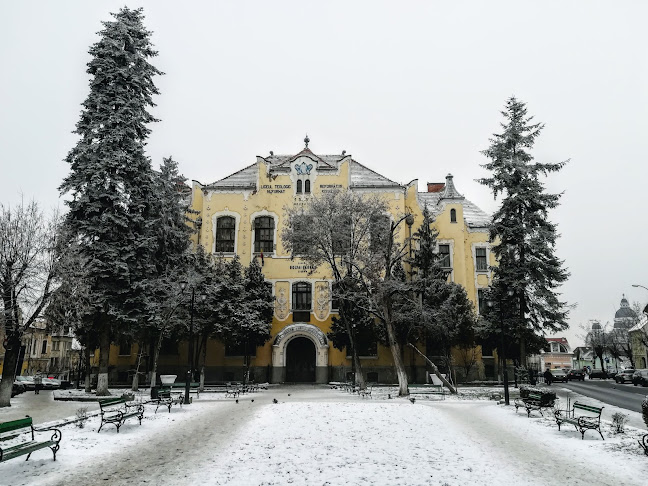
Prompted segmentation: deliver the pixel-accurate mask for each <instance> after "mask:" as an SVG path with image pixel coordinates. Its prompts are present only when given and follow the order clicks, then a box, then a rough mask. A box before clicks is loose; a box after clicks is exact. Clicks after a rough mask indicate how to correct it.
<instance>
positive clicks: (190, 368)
mask: <svg viewBox="0 0 648 486" xmlns="http://www.w3.org/2000/svg"><path fill="white" fill-rule="evenodd" d="M187 285H188V284H187V282H184V281H183V282H180V290H182V292H184V291H185V289H186V288H187ZM195 298H196V287H195V286H194V285H191V304H190V307H189V353H188V359H187V361H188V363H187V364H188V367H187V377H186V379H185V396H184V404H185V405H188V404H189V403H190V401H189V392H190V391H191V382H192V380H193V360H194V358H193V355H194V346H193V344H194V342H193V341H194V338H193V312H194V301H195ZM206 298H207V296H206V295H205V294H201V295H200V301H201V302H205V299H206Z"/></svg>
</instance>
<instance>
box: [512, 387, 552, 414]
mask: <svg viewBox="0 0 648 486" xmlns="http://www.w3.org/2000/svg"><path fill="white" fill-rule="evenodd" d="M555 400H556V399H555V398H554V396H553V395H548V396H547V395H543V394H542V393H535V392H530V393H529V395H528V396H526V397H521V398H516V399H515V403H514V405H515V413H517V411H518V408H520V407H522V408H525V409H526V411H527V417H531V411H532V410H537V411H539V412H540V415H542V416H543V417H544V414H543V413H542V409H543V408H553V407H554V405H555Z"/></svg>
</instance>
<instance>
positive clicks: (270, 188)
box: [261, 184, 292, 194]
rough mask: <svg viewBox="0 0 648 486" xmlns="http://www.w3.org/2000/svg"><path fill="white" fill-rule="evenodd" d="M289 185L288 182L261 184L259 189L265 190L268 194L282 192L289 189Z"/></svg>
mask: <svg viewBox="0 0 648 486" xmlns="http://www.w3.org/2000/svg"><path fill="white" fill-rule="evenodd" d="M291 187H292V186H291V185H290V184H274V185H273V184H262V185H261V190H262V191H267V192H268V193H269V194H273V193H284V192H286V189H290V188H291Z"/></svg>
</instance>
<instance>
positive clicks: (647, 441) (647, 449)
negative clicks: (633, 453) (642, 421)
mask: <svg viewBox="0 0 648 486" xmlns="http://www.w3.org/2000/svg"><path fill="white" fill-rule="evenodd" d="M638 442H639V445H640V446H641V447H642V448H643V450H644V454H646V455H647V456H648V434H646V435H644V436H643V437H642V438H641V440H640V441H638Z"/></svg>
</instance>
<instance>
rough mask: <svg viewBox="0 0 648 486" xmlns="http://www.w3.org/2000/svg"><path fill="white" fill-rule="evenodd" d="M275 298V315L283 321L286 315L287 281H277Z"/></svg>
mask: <svg viewBox="0 0 648 486" xmlns="http://www.w3.org/2000/svg"><path fill="white" fill-rule="evenodd" d="M276 285H277V295H276V296H277V299H276V300H275V315H276V316H277V319H279V320H280V321H283V320H284V319H285V318H286V317H288V296H287V291H286V287H285V286H286V285H287V282H277V284H276Z"/></svg>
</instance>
